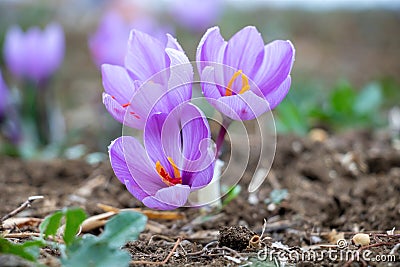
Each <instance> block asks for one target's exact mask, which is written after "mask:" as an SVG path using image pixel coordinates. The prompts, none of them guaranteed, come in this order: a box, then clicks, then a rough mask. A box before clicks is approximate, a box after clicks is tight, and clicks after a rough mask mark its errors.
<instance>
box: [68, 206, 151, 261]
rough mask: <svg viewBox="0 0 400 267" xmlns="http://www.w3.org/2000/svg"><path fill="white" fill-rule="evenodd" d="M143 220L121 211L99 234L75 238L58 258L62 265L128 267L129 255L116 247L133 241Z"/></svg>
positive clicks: (144, 217) (141, 229) (141, 228)
mask: <svg viewBox="0 0 400 267" xmlns="http://www.w3.org/2000/svg"><path fill="white" fill-rule="evenodd" d="M146 222H147V217H146V216H144V215H143V214H141V213H138V212H133V211H123V212H120V213H119V214H117V215H115V216H114V217H113V218H112V219H110V220H109V221H108V222H107V224H106V226H105V228H104V232H103V234H102V235H100V236H99V237H96V236H94V235H89V234H86V235H84V236H83V237H82V238H76V239H75V240H73V243H72V244H71V245H70V246H67V248H66V253H65V255H64V256H63V257H62V259H61V262H62V263H63V266H65V267H69V266H71V267H72V266H96V267H108V266H129V262H130V255H129V253H127V252H126V251H123V250H121V249H120V248H121V247H122V246H123V245H124V244H125V243H126V242H127V241H130V240H136V239H137V237H138V236H139V234H140V232H142V231H143V230H144V228H145V226H146Z"/></svg>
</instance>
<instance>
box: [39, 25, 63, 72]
mask: <svg viewBox="0 0 400 267" xmlns="http://www.w3.org/2000/svg"><path fill="white" fill-rule="evenodd" d="M43 43H44V44H43V46H44V47H46V50H47V52H46V54H47V55H48V58H47V63H46V65H47V68H46V75H50V74H52V73H53V72H54V71H56V70H57V69H58V68H59V67H60V65H61V63H62V61H63V58H64V53H65V39H64V31H63V29H62V27H61V26H60V25H59V24H57V23H52V24H49V25H48V26H47V27H46V29H45V31H44V41H43Z"/></svg>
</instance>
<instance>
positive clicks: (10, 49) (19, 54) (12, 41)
mask: <svg viewBox="0 0 400 267" xmlns="http://www.w3.org/2000/svg"><path fill="white" fill-rule="evenodd" d="M24 46H25V42H24V40H23V32H22V30H21V29H20V28H19V27H17V26H12V27H11V28H10V29H9V30H8V31H7V33H6V36H5V40H4V59H5V62H6V64H7V67H8V69H9V70H10V71H11V72H12V73H13V74H14V75H15V76H17V77H22V76H24V75H25V73H26V70H25V69H26V67H25V64H24V62H25V53H24V52H25V49H24Z"/></svg>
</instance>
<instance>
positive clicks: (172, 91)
mask: <svg viewBox="0 0 400 267" xmlns="http://www.w3.org/2000/svg"><path fill="white" fill-rule="evenodd" d="M165 52H166V53H167V54H168V57H169V58H170V60H171V66H170V69H169V71H170V77H169V80H168V90H169V92H168V94H167V95H166V100H167V101H168V102H169V106H170V107H171V108H174V107H177V106H179V105H180V104H181V103H183V102H186V101H189V100H190V99H191V98H192V81H193V67H192V64H190V63H189V59H188V58H187V57H186V55H185V53H183V52H181V51H178V50H175V49H171V48H167V49H165Z"/></svg>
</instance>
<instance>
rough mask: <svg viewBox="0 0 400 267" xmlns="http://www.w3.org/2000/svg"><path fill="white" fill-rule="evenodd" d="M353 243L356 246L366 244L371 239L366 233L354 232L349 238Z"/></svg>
mask: <svg viewBox="0 0 400 267" xmlns="http://www.w3.org/2000/svg"><path fill="white" fill-rule="evenodd" d="M351 241H352V242H353V244H354V245H356V246H362V247H364V246H368V245H369V243H370V242H371V240H370V239H369V235H368V234H355V235H354V236H353V238H352V239H351Z"/></svg>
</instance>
